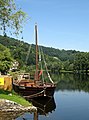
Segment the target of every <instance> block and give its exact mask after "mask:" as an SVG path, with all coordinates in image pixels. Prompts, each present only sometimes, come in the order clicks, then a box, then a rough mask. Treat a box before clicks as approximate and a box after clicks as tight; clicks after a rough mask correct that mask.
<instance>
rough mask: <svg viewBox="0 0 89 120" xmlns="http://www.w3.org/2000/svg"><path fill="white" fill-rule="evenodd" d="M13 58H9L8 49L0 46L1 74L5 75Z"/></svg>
mask: <svg viewBox="0 0 89 120" xmlns="http://www.w3.org/2000/svg"><path fill="white" fill-rule="evenodd" d="M12 62H13V58H12V57H11V54H10V51H9V49H8V48H6V47H5V46H3V45H2V44H0V71H1V73H3V74H4V73H7V72H8V70H9V69H10V67H11V66H12Z"/></svg>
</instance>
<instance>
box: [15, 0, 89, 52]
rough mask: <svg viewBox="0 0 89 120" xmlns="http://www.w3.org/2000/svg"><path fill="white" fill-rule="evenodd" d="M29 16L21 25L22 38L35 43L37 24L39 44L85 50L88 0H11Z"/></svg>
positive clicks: (87, 44) (88, 46)
mask: <svg viewBox="0 0 89 120" xmlns="http://www.w3.org/2000/svg"><path fill="white" fill-rule="evenodd" d="M15 1H16V5H17V6H18V7H19V8H22V10H23V11H24V12H26V13H27V14H28V15H29V16H30V19H29V20H28V21H27V23H26V24H25V26H24V28H23V41H25V42H27V43H30V44H35V40H34V38H35V36H34V26H35V23H37V25H38V41H39V44H40V45H43V46H46V47H52V48H57V49H65V50H79V51H86V52H89V0H15Z"/></svg>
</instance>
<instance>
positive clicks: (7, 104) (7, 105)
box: [0, 99, 37, 112]
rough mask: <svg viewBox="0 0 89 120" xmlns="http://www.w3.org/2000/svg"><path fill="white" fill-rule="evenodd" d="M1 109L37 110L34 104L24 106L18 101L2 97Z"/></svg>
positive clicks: (10, 110) (6, 110)
mask: <svg viewBox="0 0 89 120" xmlns="http://www.w3.org/2000/svg"><path fill="white" fill-rule="evenodd" d="M0 111H5V112H13V111H25V112H26V111H28V112H35V111H37V108H36V107H34V106H31V107H30V106H29V107H24V106H22V105H20V104H17V103H16V102H13V101H9V100H4V99H0Z"/></svg>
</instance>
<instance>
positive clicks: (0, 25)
mask: <svg viewBox="0 0 89 120" xmlns="http://www.w3.org/2000/svg"><path fill="white" fill-rule="evenodd" d="M26 17H27V15H26V13H25V12H23V11H22V10H21V9H19V10H17V9H16V4H15V2H14V0H0V30H2V31H3V35H4V36H6V33H7V32H8V31H9V32H10V33H11V34H12V33H14V34H16V35H18V34H19V33H20V32H22V24H23V23H24V21H25V20H26ZM11 30H12V31H13V32H12V31H11Z"/></svg>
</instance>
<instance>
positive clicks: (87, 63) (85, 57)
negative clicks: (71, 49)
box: [74, 52, 89, 73]
mask: <svg viewBox="0 0 89 120" xmlns="http://www.w3.org/2000/svg"><path fill="white" fill-rule="evenodd" d="M74 70H76V71H77V72H86V73H87V72H88V70H89V53H87V52H86V53H84V52H82V53H78V54H76V56H75V59H74Z"/></svg>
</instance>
